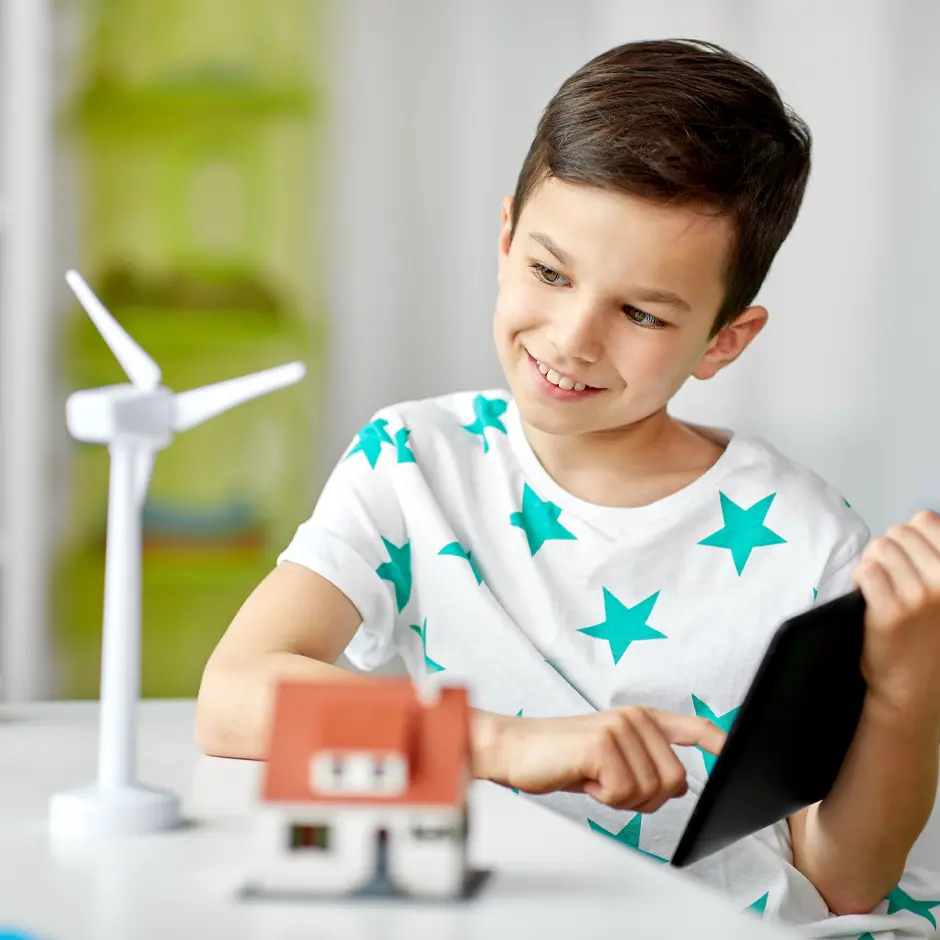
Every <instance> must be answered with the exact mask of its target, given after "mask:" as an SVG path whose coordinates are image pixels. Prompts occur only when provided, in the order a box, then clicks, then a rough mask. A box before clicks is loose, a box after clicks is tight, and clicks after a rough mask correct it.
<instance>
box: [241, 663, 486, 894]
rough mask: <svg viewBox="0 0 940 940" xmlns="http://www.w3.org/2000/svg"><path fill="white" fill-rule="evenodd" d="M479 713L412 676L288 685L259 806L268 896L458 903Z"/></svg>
mask: <svg viewBox="0 0 940 940" xmlns="http://www.w3.org/2000/svg"><path fill="white" fill-rule="evenodd" d="M469 715H470V713H469V706H468V700H467V693H466V690H465V689H462V688H444V689H440V690H439V691H437V692H436V694H435V695H434V696H433V697H432V698H424V697H419V695H418V694H417V692H416V691H415V689H414V687H413V686H412V685H411V683H410V682H409V681H407V680H399V679H381V680H373V681H371V682H348V683H347V682H342V681H340V682H323V683H321V682H303V681H285V682H283V683H281V684H280V685H279V687H278V689H277V691H276V698H275V704H274V711H273V718H272V722H273V723H272V728H271V736H270V747H269V752H268V761H267V765H266V768H265V773H264V779H263V783H262V790H261V802H260V805H259V808H258V820H257V825H258V829H257V839H258V855H257V866H256V879H255V882H254V887H255V889H256V890H259V891H262V892H274V893H280V892H291V893H293V892H309V893H311V894H324V893H325V894H340V893H351V892H356V891H365V892H369V891H376V890H377V891H380V892H381V891H384V892H388V891H393V890H394V891H398V892H401V893H404V894H410V895H430V896H436V897H452V896H456V895H459V894H460V893H461V892H462V890H463V888H464V884H465V881H466V877H467V862H466V839H467V802H466V798H467V787H468V784H469V781H470V777H471V766H470V735H469Z"/></svg>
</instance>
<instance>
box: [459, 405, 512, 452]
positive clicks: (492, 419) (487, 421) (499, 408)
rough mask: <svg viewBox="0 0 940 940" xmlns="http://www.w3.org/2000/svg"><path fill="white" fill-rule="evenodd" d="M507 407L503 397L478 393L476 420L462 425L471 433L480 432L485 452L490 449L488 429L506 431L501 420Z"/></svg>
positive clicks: (475, 409)
mask: <svg viewBox="0 0 940 940" xmlns="http://www.w3.org/2000/svg"><path fill="white" fill-rule="evenodd" d="M506 408H507V405H506V402H505V401H503V399H502V398H487V397H486V396H485V395H477V396H476V397H475V398H474V399H473V413H474V415H476V421H474V422H473V424H463V425H461V427H462V428H463V429H464V430H465V431H469V432H470V433H471V434H479V435H480V437H481V438H483V453H484V454H485V453H486V452H487V451H488V450H489V449H490V444H489V441H487V439H486V429H487V428H495V429H496V430H497V431H502V432H503V434H505V433H506V426H505V425H504V424H503V422H502V421H501V420H500V417H501V415H502V414H503V412H505V410H506Z"/></svg>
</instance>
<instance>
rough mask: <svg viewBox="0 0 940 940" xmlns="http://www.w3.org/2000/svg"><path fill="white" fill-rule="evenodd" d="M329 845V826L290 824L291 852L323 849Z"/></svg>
mask: <svg viewBox="0 0 940 940" xmlns="http://www.w3.org/2000/svg"><path fill="white" fill-rule="evenodd" d="M329 847H330V827H329V826H291V827H290V848H291V851H292V852H302V851H305V850H311V849H312V850H317V849H320V850H325V849H328V848H329Z"/></svg>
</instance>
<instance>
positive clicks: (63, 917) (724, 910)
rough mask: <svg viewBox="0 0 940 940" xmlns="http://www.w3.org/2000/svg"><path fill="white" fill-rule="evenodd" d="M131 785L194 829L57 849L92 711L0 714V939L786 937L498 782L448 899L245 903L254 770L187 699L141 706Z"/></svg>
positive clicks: (485, 794)
mask: <svg viewBox="0 0 940 940" xmlns="http://www.w3.org/2000/svg"><path fill="white" fill-rule="evenodd" d="M139 727H140V740H139V753H140V761H139V769H140V778H141V779H142V780H143V781H144V782H146V783H150V784H156V785H160V786H167V787H171V788H172V789H173V790H175V791H176V792H177V793H178V794H180V796H181V797H182V799H183V810H184V813H185V815H186V817H187V820H188V822H187V824H186V826H185V827H184V828H182V829H181V830H177V831H175V832H169V833H160V834H158V835H151V836H135V837H125V838H121V839H111V840H109V841H107V842H104V843H100V844H97V845H94V846H87V847H85V848H83V849H80V850H74V849H72V850H68V851H65V850H63V849H62V848H61V847H59V846H56V845H54V844H52V843H51V842H50V839H49V835H48V826H47V818H48V817H47V813H48V800H49V797H50V796H51V795H52V794H53V793H55V792H56V791H58V790H60V789H65V788H71V787H74V786H80V785H84V784H86V783H89V782H91V781H92V780H93V779H94V771H95V761H96V748H97V745H96V741H97V737H96V736H97V703H94V702H81V703H69V702H61V703H41V704H32V705H25V706H11V705H7V706H2V707H0V850H2V853H3V855H2V862H0V932H2V929H3V928H4V927H18V928H20V929H24V930H29V931H31V932H32V933H35V934H36V935H37V936H38V937H40V938H42V940H137V938H141V940H150V938H154V940H157V938H159V940H170V938H172V940H188V938H190V937H192V938H200V940H207V938H211V940H242V938H246V940H247V938H252V940H289V938H290V940H295V938H296V940H300V938H317V940H353V938H355V940H365V938H372V937H383V938H395V940H397V938H401V940H406V938H407V940H423V938H428V940H431V938H433V940H448V938H461V940H463V938H471V937H480V938H486V940H497V938H503V937H505V938H512V940H527V938H533V940H551V938H565V940H604V938H608V937H609V938H616V940H660V938H670V940H676V938H691V937H695V938H696V940H703V938H713V937H714V938H722V940H739V938H740V940H745V938H747V940H761V938H765V940H773V938H775V937H776V938H777V940H786V938H788V937H792V936H793V934H791V933H790V932H789V931H783V930H781V929H779V928H771V927H769V926H768V925H766V924H763V923H761V922H760V921H759V920H758V919H757V917H756V916H754V915H747V914H742V913H740V912H739V911H738V910H737V909H736V908H735V907H732V906H731V904H730V903H729V902H728V901H726V900H725V899H724V898H723V897H720V896H719V895H717V894H715V893H713V892H712V891H710V890H707V889H705V888H703V887H702V886H700V885H699V884H697V883H695V882H694V881H693V880H692V879H691V877H690V876H688V875H686V874H685V873H684V872H678V871H675V870H673V869H669V868H667V867H666V866H663V865H660V864H658V863H656V862H652V861H649V860H647V859H645V858H643V857H642V856H640V855H638V854H636V853H634V852H633V851H631V850H630V849H627V848H625V847H623V846H621V845H619V844H617V843H616V842H614V841H613V840H612V839H608V838H607V837H605V836H602V835H598V834H596V833H593V832H591V831H590V830H589V829H587V828H586V827H583V826H579V825H577V824H576V823H574V822H572V821H571V820H568V819H566V818H564V817H561V816H558V815H557V814H555V813H552V812H550V811H549V810H547V809H545V808H544V807H542V806H539V805H537V804H536V803H534V802H532V801H530V800H527V799H525V798H524V797H520V796H516V795H515V794H513V793H512V792H511V791H509V790H505V789H503V788H501V787H497V786H495V785H493V784H489V783H481V782H477V783H475V784H474V786H473V790H472V792H471V813H472V817H471V827H472V828H471V841H470V854H471V860H472V862H473V864H475V865H477V866H481V867H486V868H491V869H493V870H494V872H495V874H494V876H493V877H492V879H491V880H490V881H489V883H488V884H487V885H486V886H485V887H484V889H483V891H482V893H481V894H480V895H479V896H478V897H477V898H476V899H474V900H471V901H464V902H459V903H455V904H442V903H440V902H437V903H428V902H422V903H413V902H412V903H408V902H401V901H381V902H379V901H369V902H360V903H358V904H353V903H349V902H341V901H325V902H323V901H321V902H310V903H307V902H303V903H299V902H296V901H293V902H290V901H287V902H285V901H280V902H269V901H263V902H262V901H248V902H244V901H240V900H238V899H237V897H236V892H237V890H238V889H239V888H240V887H241V885H242V884H243V883H244V882H245V881H246V880H247V878H248V877H249V876H250V874H251V854H252V841H251V830H250V822H249V819H250V817H249V816H248V815H247V812H249V811H250V808H251V806H252V803H253V801H254V799H255V794H256V792H257V785H258V780H259V771H260V767H261V765H260V764H257V763H254V762H251V761H232V760H220V759H216V758H208V757H205V756H203V755H201V754H200V753H199V751H198V749H197V747H196V745H195V743H194V741H193V732H192V728H193V703H192V702H163V701H160V702H157V701H146V702H144V703H142V705H141V708H140V723H139Z"/></svg>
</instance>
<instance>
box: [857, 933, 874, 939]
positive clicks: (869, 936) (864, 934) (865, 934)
mask: <svg viewBox="0 0 940 940" xmlns="http://www.w3.org/2000/svg"><path fill="white" fill-rule="evenodd" d="M858 940H875V938H874V937H873V936H872V935H871V934H870V933H863V934H862V935H861V936H860V937H859V938H858Z"/></svg>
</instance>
